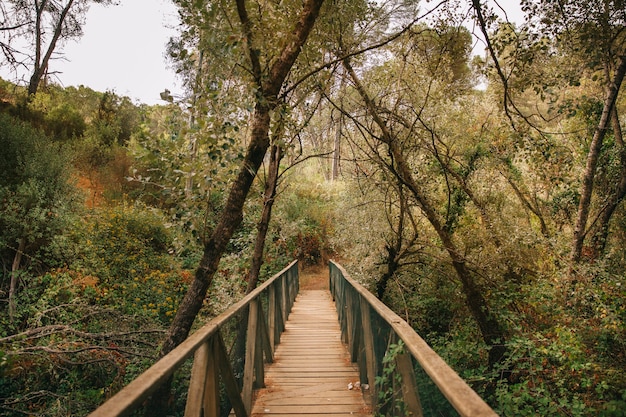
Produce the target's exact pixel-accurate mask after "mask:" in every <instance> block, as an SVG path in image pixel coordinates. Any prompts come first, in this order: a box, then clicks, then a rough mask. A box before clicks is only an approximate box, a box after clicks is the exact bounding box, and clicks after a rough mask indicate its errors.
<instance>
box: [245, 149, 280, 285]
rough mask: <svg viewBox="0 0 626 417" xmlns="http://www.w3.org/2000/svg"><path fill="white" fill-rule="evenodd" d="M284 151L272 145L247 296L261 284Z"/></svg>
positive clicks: (249, 273) (248, 279)
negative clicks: (260, 278) (260, 279)
mask: <svg viewBox="0 0 626 417" xmlns="http://www.w3.org/2000/svg"><path fill="white" fill-rule="evenodd" d="M283 155H284V154H283V150H282V148H281V147H280V146H279V145H272V148H271V150H270V165H269V170H268V171H269V172H268V177H267V182H266V183H265V195H264V198H263V200H264V201H263V212H262V213H261V220H260V221H259V224H258V229H257V230H258V232H257V235H256V241H255V243H254V253H253V254H252V262H251V264H250V271H249V272H248V277H247V278H246V281H247V282H248V289H247V291H246V293H247V294H250V293H251V292H252V291H253V290H254V289H255V288H256V286H257V283H258V282H259V275H260V273H261V266H262V265H263V251H264V249H265V239H266V237H267V231H268V230H269V225H270V220H271V218H272V207H273V205H274V198H275V197H276V187H277V185H278V173H279V172H278V171H279V167H280V161H281V160H282V159H283Z"/></svg>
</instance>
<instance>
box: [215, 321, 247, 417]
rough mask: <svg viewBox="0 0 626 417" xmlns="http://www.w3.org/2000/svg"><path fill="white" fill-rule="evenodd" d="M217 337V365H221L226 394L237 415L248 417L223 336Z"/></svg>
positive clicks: (238, 416)
mask: <svg viewBox="0 0 626 417" xmlns="http://www.w3.org/2000/svg"><path fill="white" fill-rule="evenodd" d="M216 337H217V342H218V343H217V358H218V360H217V363H219V368H220V375H221V376H222V380H223V381H224V386H225V387H226V394H228V398H229V399H230V402H231V404H232V406H233V410H234V411H235V415H236V416H237V417H248V415H249V413H248V411H247V410H246V407H245V405H244V402H243V400H242V398H241V389H240V388H239V384H238V383H237V379H236V378H235V375H234V373H233V368H232V367H231V365H230V359H229V358H228V353H227V352H226V346H225V345H224V340H223V339H222V335H221V334H219V333H218V335H217V336H216Z"/></svg>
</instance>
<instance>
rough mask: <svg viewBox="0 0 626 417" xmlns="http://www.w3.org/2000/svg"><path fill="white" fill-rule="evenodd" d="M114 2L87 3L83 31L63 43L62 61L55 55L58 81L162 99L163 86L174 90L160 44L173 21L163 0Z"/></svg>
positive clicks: (145, 100)
mask: <svg viewBox="0 0 626 417" xmlns="http://www.w3.org/2000/svg"><path fill="white" fill-rule="evenodd" d="M120 3H121V4H120V5H118V6H108V7H103V6H99V5H97V4H95V5H92V6H91V8H90V10H89V14H88V16H87V23H86V25H85V27H84V36H83V37H82V38H81V39H80V40H79V41H77V42H69V43H68V44H67V45H65V47H64V48H63V52H64V54H65V57H66V58H67V60H66V61H55V62H54V63H53V64H52V65H51V68H50V70H52V71H59V72H60V73H59V74H58V75H57V77H58V81H59V82H60V83H61V84H62V85H64V86H66V87H67V86H70V85H73V86H78V85H81V84H82V85H85V86H88V87H90V88H92V89H94V90H96V91H106V90H114V91H115V92H116V93H117V94H119V95H123V96H128V97H130V98H131V99H133V100H136V101H139V102H141V103H146V104H155V103H163V102H162V101H160V99H159V93H160V92H161V91H163V90H164V89H166V88H167V89H169V90H170V91H172V92H174V93H175V92H178V91H179V90H180V83H177V80H176V77H175V75H174V72H173V71H172V70H171V69H169V68H168V65H167V61H166V59H165V47H166V44H167V41H168V39H169V38H170V36H172V35H175V34H176V32H175V30H174V29H173V28H172V26H173V25H175V24H176V22H177V14H176V8H175V7H174V6H173V5H172V3H171V2H170V1H169V0H121V2H120Z"/></svg>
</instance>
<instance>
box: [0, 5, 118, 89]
mask: <svg viewBox="0 0 626 417" xmlns="http://www.w3.org/2000/svg"><path fill="white" fill-rule="evenodd" d="M92 3H95V4H102V5H105V6H106V5H111V4H114V0H62V1H53V0H28V1H19V0H8V1H7V2H5V3H3V5H2V7H1V8H0V10H1V12H2V26H0V36H2V37H3V39H4V40H3V41H2V42H1V46H2V51H3V53H4V57H5V58H6V60H5V63H6V64H7V65H10V66H11V67H12V68H13V70H15V71H17V70H18V69H19V68H20V67H21V68H25V69H27V70H28V71H29V72H30V76H29V80H28V95H29V96H32V95H35V94H36V93H37V90H38V88H39V86H40V83H41V80H42V79H43V78H44V77H45V76H46V75H47V74H48V73H49V72H48V71H49V66H50V62H51V60H52V59H53V58H54V54H55V53H57V50H58V48H59V46H60V45H61V44H62V43H63V42H65V41H67V40H70V39H76V38H79V37H80V36H82V34H83V32H82V29H83V25H84V23H85V16H86V14H87V11H88V9H89V6H90V5H91V4H92ZM21 42H26V46H25V49H24V50H20V48H21V46H14V44H16V43H17V44H18V45H20V44H21Z"/></svg>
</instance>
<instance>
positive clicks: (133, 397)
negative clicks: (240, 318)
mask: <svg viewBox="0 0 626 417" xmlns="http://www.w3.org/2000/svg"><path fill="white" fill-rule="evenodd" d="M298 291H299V282H298V264H297V261H293V262H292V263H291V264H289V265H288V266H287V267H286V268H285V269H283V270H282V271H280V272H279V273H278V274H276V275H274V276H273V277H272V278H270V279H269V280H267V281H266V282H264V283H263V284H262V285H260V286H259V287H258V288H257V289H255V290H254V291H253V292H251V293H250V294H248V295H247V296H245V297H244V298H242V299H241V300H240V301H239V302H237V303H235V304H233V305H232V306H231V307H230V308H228V309H227V310H226V311H224V312H223V313H222V314H220V315H218V316H217V317H215V318H214V319H213V320H211V321H209V322H208V323H207V324H205V325H204V326H203V327H202V328H200V329H199V330H197V331H196V332H195V333H193V334H192V335H191V336H189V337H188V338H187V339H186V340H185V341H184V342H183V343H181V344H180V345H179V346H178V347H176V348H175V349H174V350H172V351H171V352H170V353H168V354H167V355H165V356H164V357H163V358H161V359H160V360H159V361H157V362H156V363H155V364H154V365H152V366H151V367H150V368H149V369H148V370H146V371H145V372H144V373H142V374H141V375H139V376H138V377H137V378H136V379H134V380H133V381H132V382H131V383H129V384H128V385H127V386H126V387H124V388H123V389H122V390H121V391H119V392H118V393H117V394H115V395H114V396H113V397H111V398H110V399H109V400H108V401H106V402H105V403H104V404H102V405H101V406H100V407H98V408H97V409H96V410H95V411H93V412H92V413H91V414H89V417H105V416H106V417H114V416H125V415H128V414H130V413H131V412H133V411H134V410H136V409H138V408H139V407H140V406H141V405H142V404H143V403H144V401H145V400H147V399H148V397H149V396H150V394H152V393H153V392H154V391H156V390H157V389H158V388H159V386H160V385H161V384H163V383H164V382H165V381H166V380H167V379H168V378H170V377H171V376H172V375H173V374H174V372H175V371H176V370H177V369H178V368H180V367H181V365H182V364H183V363H184V362H185V361H186V360H187V359H189V358H190V357H191V356H192V355H193V356H194V364H193V368H192V371H191V379H190V383H189V392H188V395H187V406H186V408H185V416H186V417H187V416H189V417H191V416H197V417H199V416H205V417H217V416H218V415H219V408H220V407H219V403H218V400H219V381H220V380H221V381H222V383H223V384H224V386H225V388H226V392H227V394H228V398H229V400H230V402H231V404H232V407H233V410H234V411H235V414H236V415H237V417H247V416H248V415H249V414H250V409H251V403H252V387H253V386H255V387H257V386H263V384H264V381H263V362H264V361H266V362H271V361H272V360H273V358H272V356H273V353H272V352H273V351H274V347H275V346H276V345H277V344H278V342H279V341H280V334H281V333H282V331H283V330H284V328H285V322H286V321H287V316H288V315H289V312H290V311H291V307H292V306H293V303H294V301H295V298H296V295H297V294H298ZM262 297H265V301H266V305H267V312H264V310H263V302H262V301H263V300H262ZM246 310H247V311H248V320H247V321H246V322H247V336H246V353H245V357H246V361H245V363H244V377H243V386H240V385H239V383H238V382H237V381H236V378H235V376H234V373H233V370H232V366H231V364H230V361H229V359H228V355H227V353H226V348H225V346H224V340H223V338H222V334H221V331H220V330H221V328H222V327H223V326H225V324H226V323H227V322H228V321H229V320H231V319H236V318H237V315H238V314H240V313H241V312H244V311H246Z"/></svg>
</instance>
